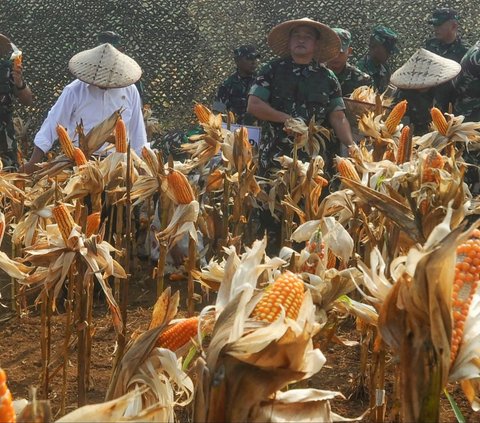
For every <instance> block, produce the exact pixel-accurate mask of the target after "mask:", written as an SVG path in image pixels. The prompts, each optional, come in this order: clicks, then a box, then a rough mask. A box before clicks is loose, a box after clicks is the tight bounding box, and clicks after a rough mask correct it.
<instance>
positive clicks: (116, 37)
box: [97, 31, 122, 47]
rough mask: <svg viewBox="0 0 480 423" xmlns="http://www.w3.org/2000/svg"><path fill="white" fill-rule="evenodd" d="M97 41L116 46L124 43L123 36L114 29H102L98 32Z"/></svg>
mask: <svg viewBox="0 0 480 423" xmlns="http://www.w3.org/2000/svg"><path fill="white" fill-rule="evenodd" d="M97 41H98V42H99V43H100V44H104V43H109V44H111V45H112V46H114V47H118V46H119V45H120V44H121V43H122V37H121V35H120V34H118V33H117V32H114V31H102V32H100V33H98V34H97Z"/></svg>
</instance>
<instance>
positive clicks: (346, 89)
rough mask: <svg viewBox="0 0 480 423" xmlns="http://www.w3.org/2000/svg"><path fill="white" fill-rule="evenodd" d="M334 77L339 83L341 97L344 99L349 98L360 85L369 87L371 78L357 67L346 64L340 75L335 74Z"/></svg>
mask: <svg viewBox="0 0 480 423" xmlns="http://www.w3.org/2000/svg"><path fill="white" fill-rule="evenodd" d="M335 76H336V77H337V79H338V82H340V87H341V89H342V95H343V96H344V97H346V96H349V95H350V94H351V93H352V92H353V91H354V90H355V89H356V88H358V87H361V86H362V85H371V84H372V78H370V75H368V74H366V73H365V72H362V71H361V70H360V69H358V68H357V67H355V66H353V65H352V64H350V63H347V64H346V65H345V67H344V68H343V70H342V71H341V72H340V73H335Z"/></svg>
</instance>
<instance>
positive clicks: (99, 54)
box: [68, 43, 142, 88]
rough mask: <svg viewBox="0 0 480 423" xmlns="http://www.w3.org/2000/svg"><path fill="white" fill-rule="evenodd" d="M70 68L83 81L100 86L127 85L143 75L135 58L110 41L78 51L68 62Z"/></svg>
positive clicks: (114, 86) (117, 86)
mask: <svg viewBox="0 0 480 423" xmlns="http://www.w3.org/2000/svg"><path fill="white" fill-rule="evenodd" d="M68 68H69V69H70V72H71V73H72V74H73V75H74V76H75V77H77V78H78V79H80V80H81V81H83V82H86V83H87V84H92V85H95V86H97V87H100V88H121V87H126V86H128V85H131V84H134V83H135V82H137V81H138V80H139V79H140V77H141V76H142V69H141V68H140V66H139V65H138V63H137V62H135V60H133V59H132V58H130V57H128V56H127V55H126V54H123V53H121V52H120V51H118V50H117V49H116V48H115V47H113V46H112V45H111V44H108V43H105V44H101V45H99V46H97V47H95V48H92V49H90V50H85V51H82V52H80V53H77V54H76V55H75V56H73V57H72V58H71V59H70V61H69V62H68Z"/></svg>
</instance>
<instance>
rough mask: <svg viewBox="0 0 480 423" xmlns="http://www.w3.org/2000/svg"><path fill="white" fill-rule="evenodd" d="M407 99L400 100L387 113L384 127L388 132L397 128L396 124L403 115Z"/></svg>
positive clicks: (393, 131) (390, 132)
mask: <svg viewBox="0 0 480 423" xmlns="http://www.w3.org/2000/svg"><path fill="white" fill-rule="evenodd" d="M407 104H408V103H407V100H402V101H401V102H400V103H398V104H397V105H396V106H395V107H394V108H393V110H392V111H391V112H390V114H389V115H388V118H387V120H386V121H385V127H386V128H387V131H388V133H389V134H394V133H395V132H396V130H397V126H398V125H399V124H400V121H401V120H402V118H403V115H404V114H405V112H406V111H407Z"/></svg>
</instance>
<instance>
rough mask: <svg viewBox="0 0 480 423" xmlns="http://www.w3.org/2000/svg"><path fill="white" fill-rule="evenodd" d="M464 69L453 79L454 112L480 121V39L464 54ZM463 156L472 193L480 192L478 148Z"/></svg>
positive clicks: (479, 157) (479, 156)
mask: <svg viewBox="0 0 480 423" xmlns="http://www.w3.org/2000/svg"><path fill="white" fill-rule="evenodd" d="M460 65H461V66H462V70H461V71H460V73H459V74H458V76H457V77H456V78H455V79H454V80H453V88H454V90H455V95H456V98H455V103H454V112H455V114H456V115H463V116H465V121H467V122H468V121H470V122H479V121H480V41H477V43H476V44H474V45H473V46H472V47H471V48H470V49H469V50H468V51H467V53H466V54H465V56H463V59H462V61H461V62H460ZM463 157H464V159H465V161H466V162H467V163H471V164H473V165H474V166H471V167H470V168H469V169H468V171H467V174H466V175H465V180H466V181H467V183H469V184H470V186H471V191H472V194H474V195H478V194H480V154H479V152H478V150H476V151H469V150H468V149H466V150H465V152H464V154H463Z"/></svg>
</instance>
